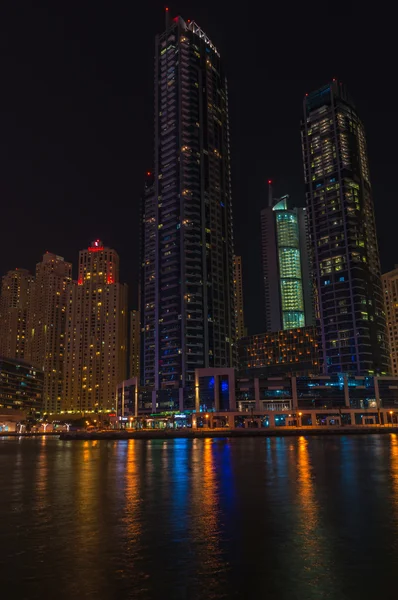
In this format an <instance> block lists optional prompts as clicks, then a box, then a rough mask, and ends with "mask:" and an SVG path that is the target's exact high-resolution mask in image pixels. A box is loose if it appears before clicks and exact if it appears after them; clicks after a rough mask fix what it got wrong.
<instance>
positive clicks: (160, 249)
mask: <svg viewBox="0 0 398 600" xmlns="http://www.w3.org/2000/svg"><path fill="white" fill-rule="evenodd" d="M153 175H154V183H153V189H151V187H150V186H149V185H148V186H147V188H146V192H145V197H144V202H143V206H144V210H143V215H142V222H143V234H142V239H143V243H144V248H143V257H142V264H143V281H142V285H143V287H144V285H145V284H149V285H150V290H147V291H145V290H144V289H143V290H142V293H143V297H142V327H143V338H144V339H143V352H142V361H143V365H142V369H143V371H142V372H143V383H144V384H147V385H152V384H153V385H154V387H155V389H156V390H168V391H169V397H170V405H173V403H174V404H175V403H179V406H180V408H181V407H182V406H184V407H189V405H190V403H191V402H192V405H193V395H192V393H193V386H194V373H195V369H196V368H198V367H199V368H200V367H223V366H225V367H227V366H232V365H233V364H234V362H235V354H236V348H235V335H236V334H235V314H234V310H235V305H234V249H233V232H232V206H231V174H230V150H229V126H228V91H227V81H226V77H225V74H224V72H223V68H222V63H221V59H220V55H219V52H218V51H217V48H216V47H215V46H214V45H213V44H212V42H211V41H210V40H209V38H208V37H207V35H206V34H205V33H204V32H203V31H202V30H201V29H200V28H199V27H198V25H197V24H196V23H194V22H190V21H187V22H185V21H184V20H183V19H182V18H181V17H176V18H175V19H173V20H171V19H169V18H168V13H166V30H165V31H164V33H162V34H161V35H159V36H157V38H156V48H155V168H154V174H153ZM145 296H146V297H145ZM189 398H191V400H189Z"/></svg>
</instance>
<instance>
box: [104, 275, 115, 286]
mask: <svg viewBox="0 0 398 600" xmlns="http://www.w3.org/2000/svg"><path fill="white" fill-rule="evenodd" d="M106 283H108V284H109V283H115V280H114V278H113V275H112V274H110V275H108V277H107V278H106Z"/></svg>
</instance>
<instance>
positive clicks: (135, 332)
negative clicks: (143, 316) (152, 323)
mask: <svg viewBox="0 0 398 600" xmlns="http://www.w3.org/2000/svg"><path fill="white" fill-rule="evenodd" d="M140 338H141V323H140V311H139V310H132V311H130V356H129V377H130V378H131V377H138V378H139V377H140ZM119 383H120V382H119Z"/></svg>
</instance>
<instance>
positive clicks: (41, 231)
mask: <svg viewBox="0 0 398 600" xmlns="http://www.w3.org/2000/svg"><path fill="white" fill-rule="evenodd" d="M164 6H165V3H164V2H158V1H152V2H145V1H144V2H142V3H137V2H131V1H130V2H122V1H121V0H118V1H117V2H104V1H103V0H99V1H97V2H84V1H80V2H75V1H73V0H70V1H68V2H53V1H50V0H47V1H39V0H36V1H34V2H24V1H22V2H17V1H15V2H13V1H12V0H5V2H4V3H2V7H1V9H0V12H1V14H0V45H1V69H0V74H1V83H0V202H1V230H0V231H1V236H0V274H3V273H5V272H6V271H7V270H8V269H11V268H15V267H25V268H29V269H31V270H34V266H35V264H36V262H38V261H39V260H40V259H41V255H42V254H43V253H44V252H45V251H46V250H48V251H51V252H55V253H56V254H60V255H61V256H64V257H65V259H67V260H69V261H71V262H73V265H74V276H76V269H77V259H78V251H79V250H80V249H82V248H85V247H87V246H88V245H89V243H90V241H91V240H92V239H94V238H101V239H103V241H104V242H105V243H106V245H109V246H112V247H114V248H116V249H117V251H118V252H119V255H120V260H121V278H122V281H125V282H127V283H128V284H129V299H130V306H131V307H132V308H133V307H135V305H136V291H137V285H136V282H137V278H138V270H139V260H138V224H139V212H138V211H139V198H140V195H141V191H142V188H143V182H144V175H145V172H146V171H147V170H148V169H150V168H151V167H152V155H153V141H152V140H153V54H154V37H155V35H156V33H158V32H161V31H162V28H163V26H164ZM169 6H170V13H171V15H172V16H175V15H177V14H181V16H182V17H183V18H185V19H192V20H195V21H196V22H197V23H198V25H200V27H201V28H202V29H204V30H205V31H206V33H207V34H208V36H209V37H210V39H211V40H212V42H213V43H214V44H215V45H216V47H217V48H218V50H219V51H220V53H221V56H222V59H223V61H224V65H225V69H226V72H227V76H228V82H229V101H230V127H231V150H232V169H233V171H232V179H233V202H234V221H235V249H236V253H237V254H242V257H243V279H244V295H245V312H246V321H247V324H248V326H249V331H250V332H251V333H254V332H256V331H260V330H262V329H263V315H262V273H261V261H260V218H259V215H260V210H261V208H262V207H263V206H265V204H266V202H267V190H266V187H267V185H266V181H267V180H268V178H272V179H273V180H274V181H275V186H274V193H275V195H283V194H285V193H288V194H290V196H291V198H292V200H293V201H294V203H296V205H298V206H300V205H301V206H302V205H303V204H304V184H303V170H302V161H301V146H300V119H301V115H302V100H303V97H304V94H305V93H306V92H310V91H312V90H313V89H316V88H317V87H320V86H321V85H323V84H325V83H327V82H328V81H329V80H331V79H332V78H333V77H337V78H338V79H340V80H341V81H344V82H345V83H346V84H347V86H348V87H349V89H350V92H351V94H352V96H353V97H354V99H355V101H356V104H357V107H358V109H359V113H360V115H361V117H362V120H363V121H364V124H365V128H366V132H367V139H368V149H369V156H370V168H371V177H372V183H373V189H374V200H375V207H376V221H377V227H378V236H379V245H380V252H381V260H382V270H383V271H386V270H388V269H390V268H393V266H394V264H395V263H398V246H397V244H396V236H397V231H398V228H397V217H398V208H397V192H396V188H397V185H396V179H395V176H394V175H395V173H396V171H397V163H398V157H397V140H398V131H397V129H398V127H397V119H396V109H395V104H396V100H395V95H394V92H393V91H392V90H391V89H390V85H391V84H392V83H393V82H391V73H390V70H391V64H389V63H388V61H387V58H386V57H388V48H386V47H383V45H385V44H386V41H385V40H386V39H387V36H385V37H384V36H382V35H380V39H378V38H377V32H376V33H375V32H374V31H373V30H371V29H368V26H369V25H370V19H373V14H372V15H371V14H369V23H365V22H364V12H363V11H364V9H363V7H362V8H361V19H362V20H361V24H360V23H359V21H358V15H357V13H356V10H354V6H355V5H354V4H352V5H351V4H350V3H349V2H345V3H344V4H342V5H341V10H340V7H339V5H338V3H337V4H336V3H335V2H334V3H333V4H330V5H327V4H322V5H321V4H320V3H319V2H318V3H313V4H312V3H311V2H309V3H305V4H294V5H293V4H292V6H294V8H293V9H292V6H290V5H289V3H280V6H278V7H275V6H273V5H269V3H263V4H261V6H260V7H259V8H258V7H256V5H255V4H250V3H242V4H241V5H240V7H239V6H238V5H236V4H233V3H231V2H228V3H226V2H222V1H216V0H213V1H211V2H210V1H209V0H202V1H201V2H196V3H194V2H180V3H174V4H172V3H170V4H169ZM234 6H237V7H238V8H234ZM328 6H330V14H328V10H329V9H328ZM372 10H373V9H372ZM365 21H366V15H365ZM361 36H363V37H362V38H361ZM395 70H396V68H395V66H394V72H395Z"/></svg>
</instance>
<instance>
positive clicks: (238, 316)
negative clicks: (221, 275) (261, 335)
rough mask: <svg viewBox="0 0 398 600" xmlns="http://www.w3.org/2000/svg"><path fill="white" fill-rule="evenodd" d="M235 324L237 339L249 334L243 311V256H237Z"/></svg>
mask: <svg viewBox="0 0 398 600" xmlns="http://www.w3.org/2000/svg"><path fill="white" fill-rule="evenodd" d="M234 282H235V325H236V339H237V340H240V339H241V338H243V337H244V336H245V335H247V330H246V327H245V317H244V311H243V278H242V257H241V256H235V280H234Z"/></svg>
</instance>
